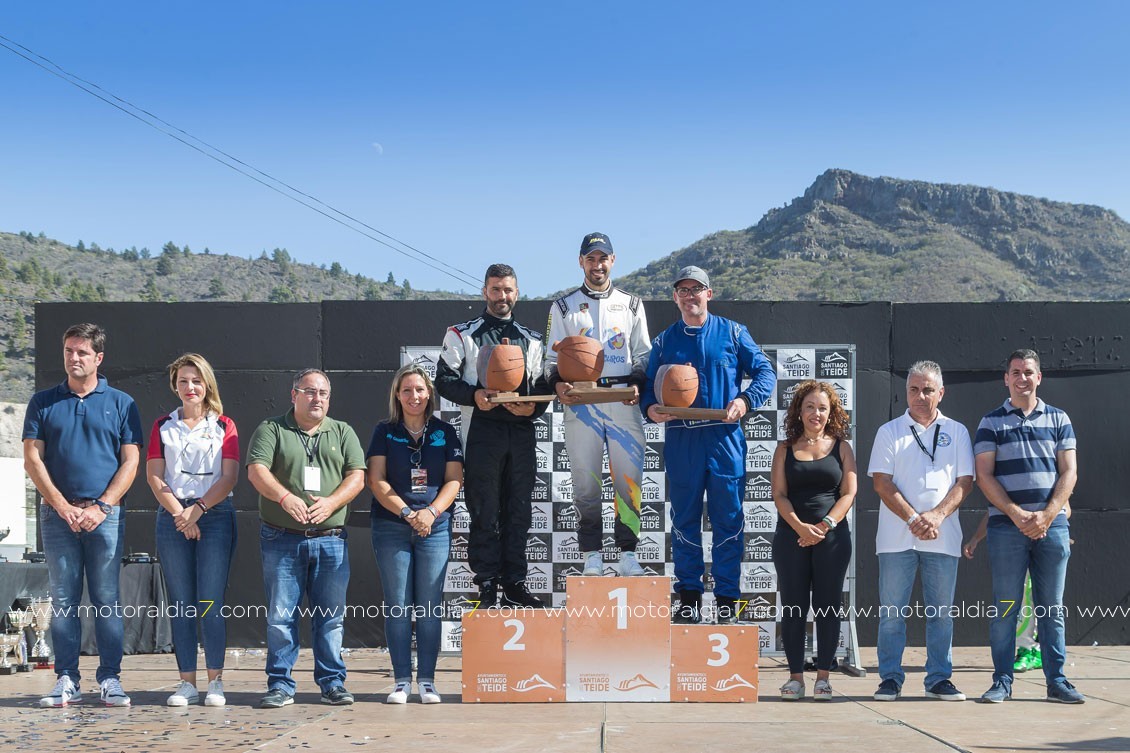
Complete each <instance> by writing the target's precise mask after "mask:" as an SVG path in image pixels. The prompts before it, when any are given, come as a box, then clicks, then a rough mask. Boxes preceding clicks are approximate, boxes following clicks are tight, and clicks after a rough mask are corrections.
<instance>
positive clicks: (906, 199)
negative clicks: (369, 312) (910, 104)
mask: <svg viewBox="0 0 1130 753" xmlns="http://www.w3.org/2000/svg"><path fill="white" fill-rule="evenodd" d="M1128 256H1130V224H1128V223H1127V222H1125V221H1123V220H1122V219H1121V218H1119V217H1118V215H1116V214H1115V213H1114V212H1112V211H1110V210H1108V209H1103V208H1101V207H1096V206H1087V205H1080V204H1066V203H1062V202H1056V201H1049V200H1047V199H1041V198H1036V197H1032V196H1023V195H1020V194H1015V193H1007V192H1004V191H997V190H995V189H992V188H984V187H979V186H959V185H944V184H936V183H925V182H921V181H911V180H899V179H895V178H870V177H867V176H864V175H859V174H857V173H853V172H849V171H847V170H828V171H827V172H825V173H824V174H822V175H821V176H819V177H818V178H817V179H816V182H814V183H813V184H812V185H811V186H809V188H808V189H807V190H806V191H805V192H804V195H803V196H800V197H798V198H796V199H793V201H791V202H790V203H789V204H788V205H787V206H785V207H782V208H778V209H773V210H770V211H769V212H768V213H767V214H766V215H765V216H764V217H762V218H761V221H760V222H758V223H757V224H756V225H754V226H753V227H750V228H747V229H745V230H740V231H732V232H731V231H723V232H719V233H715V234H713V235H709V236H707V237H705V238H703V239H702V240H700V241H698V242H697V243H694V244H692V245H690V246H688V247H686V248H684V249H681V250H679V251H676V252H675V253H673V254H670V255H669V256H665V257H663V258H662V259H659V260H657V261H654V262H652V263H651V264H648V265H647V266H646V267H644V268H643V269H640V270H637V271H635V272H633V273H631V274H629V275H627V276H625V277H621V278H619V280H618V281H617V284H618V285H621V286H622V287H624V288H625V289H626V290H630V291H632V292H634V293H638V294H641V295H643V296H644V297H656V296H661V297H667V296H669V295H670V292H669V291H670V286H671V276H672V275H673V274H674V273H675V272H676V271H677V270H678V269H679V268H680V267H682V266H684V265H686V264H695V265H697V266H700V267H702V268H703V269H706V270H707V271H708V272H709V273H710V276H711V283H712V285H713V287H714V291H715V295H716V296H717V297H721V298H727V299H744V300H820V301H866V300H889V301H938V302H945V301H1032V300H1060V301H1065V300H1068V301H1070V300H1123V299H1125V298H1127V297H1130V270H1128V269H1127V259H1128Z"/></svg>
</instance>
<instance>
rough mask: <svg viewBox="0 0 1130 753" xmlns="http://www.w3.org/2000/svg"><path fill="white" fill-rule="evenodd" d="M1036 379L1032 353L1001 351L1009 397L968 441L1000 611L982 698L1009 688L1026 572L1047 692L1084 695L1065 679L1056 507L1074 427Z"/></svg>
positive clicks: (1063, 563) (1068, 697)
mask: <svg viewBox="0 0 1130 753" xmlns="http://www.w3.org/2000/svg"><path fill="white" fill-rule="evenodd" d="M1041 381H1043V374H1042V373H1041V372H1040V356H1039V355H1038V354H1037V353H1036V352H1035V351H1033V350H1027V349H1024V350H1017V351H1014V352H1013V353H1012V354H1011V355H1010V356H1009V357H1008V370H1007V371H1006V372H1005V374H1004V384H1005V386H1006V387H1007V388H1008V399H1007V400H1005V401H1004V404H1003V405H1001V406H1000V407H999V408H997V409H996V410H994V411H993V412H992V413H989V414H988V415H986V416H985V417H984V418H982V419H981V424H980V425H979V426H978V427H977V434H976V436H975V438H974V440H973V452H974V454H975V455H976V456H977V457H976V462H977V486H979V487H980V488H981V491H982V493H984V495H985V498H986V499H988V500H989V503H990V507H989V526H988V539H989V567H990V569H991V570H992V573H993V602H994V605H995V606H996V608H997V610H998V614H997V615H996V616H994V617H992V620H991V622H990V623H989V646H990V648H991V650H992V654H993V685H992V687H991V688H989V689H988V690H987V691H986V692H985V694H984V695H982V696H981V700H982V701H983V702H985V703H1000V702H1002V701H1005V700H1007V699H1009V698H1011V697H1012V679H1013V671H1014V670H1013V656H1014V652H1015V651H1016V618H1017V616H1018V615H1017V613H1018V611H1019V610H1020V608H1021V605H1022V604H1023V603H1024V575H1025V574H1026V573H1030V574H1031V576H1032V602H1033V604H1034V605H1035V607H1036V613H1037V616H1038V626H1037V628H1036V632H1037V634H1038V635H1039V637H1040V653H1041V655H1042V658H1043V664H1044V667H1043V669H1044V679H1045V680H1046V681H1047V691H1048V693H1047V700H1049V701H1057V702H1059V703H1083V701H1084V700H1085V699H1084V697H1083V694H1082V693H1080V692H1079V691H1078V690H1076V689H1075V686H1074V685H1072V684H1071V683H1070V682H1068V681H1067V677H1066V676H1065V675H1064V673H1063V667H1064V664H1065V663H1066V648H1065V641H1064V616H1065V614H1064V606H1063V585H1064V581H1065V580H1066V579H1067V560H1068V559H1069V558H1070V557H1071V535H1070V528H1069V527H1068V524H1067V514H1066V512H1065V510H1064V506H1065V505H1066V504H1067V502H1068V500H1069V499H1070V498H1071V492H1072V491H1074V490H1075V481H1076V478H1077V475H1078V474H1077V469H1076V462H1075V431H1074V430H1073V429H1072V427H1071V419H1070V418H1068V416H1067V414H1066V413H1064V412H1063V411H1062V410H1060V409H1059V408H1053V407H1052V406H1050V405H1048V404H1047V403H1045V402H1044V401H1043V400H1041V399H1040V398H1038V397H1036V388H1037V387H1039V386H1040V382H1041Z"/></svg>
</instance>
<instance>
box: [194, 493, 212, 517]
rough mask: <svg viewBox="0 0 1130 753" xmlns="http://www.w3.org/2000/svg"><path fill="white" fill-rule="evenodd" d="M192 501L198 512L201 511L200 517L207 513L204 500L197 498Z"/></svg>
mask: <svg viewBox="0 0 1130 753" xmlns="http://www.w3.org/2000/svg"><path fill="white" fill-rule="evenodd" d="M192 501H193V504H195V505H196V506H197V507H199V508H200V510H201V513H200V514H201V515H203V514H204V513H206V512H208V508H207V506H205V504H204V500H202V499H201V498H200V497H197V498H196V499H194V500H192Z"/></svg>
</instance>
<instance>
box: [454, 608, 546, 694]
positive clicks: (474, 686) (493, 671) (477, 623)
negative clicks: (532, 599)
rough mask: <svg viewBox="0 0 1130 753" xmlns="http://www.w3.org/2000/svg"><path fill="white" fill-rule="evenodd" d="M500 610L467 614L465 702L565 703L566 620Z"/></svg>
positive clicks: (543, 612)
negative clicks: (517, 614) (516, 614)
mask: <svg viewBox="0 0 1130 753" xmlns="http://www.w3.org/2000/svg"><path fill="white" fill-rule="evenodd" d="M498 611H501V610H494V609H491V610H480V611H478V612H476V613H474V614H465V615H463V702H464V703H545V702H548V701H563V700H565V615H564V614H559V613H555V612H553V611H551V610H544V609H538V610H532V609H531V610H528V611H524V612H521V613H520V614H521V617H516V616H515V612H513V611H510V610H507V611H506V612H504V613H503V614H496V613H495V612H498Z"/></svg>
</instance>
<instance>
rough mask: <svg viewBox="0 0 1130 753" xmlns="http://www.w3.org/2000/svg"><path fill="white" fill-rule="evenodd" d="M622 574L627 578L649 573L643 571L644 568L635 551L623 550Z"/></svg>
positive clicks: (621, 560) (621, 559)
mask: <svg viewBox="0 0 1130 753" xmlns="http://www.w3.org/2000/svg"><path fill="white" fill-rule="evenodd" d="M620 575H622V576H624V577H625V578H636V577H639V576H641V575H647V573H645V572H644V571H643V568H642V567H640V563H639V561H638V560H637V559H636V553H635V552H623V553H621V554H620Z"/></svg>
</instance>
